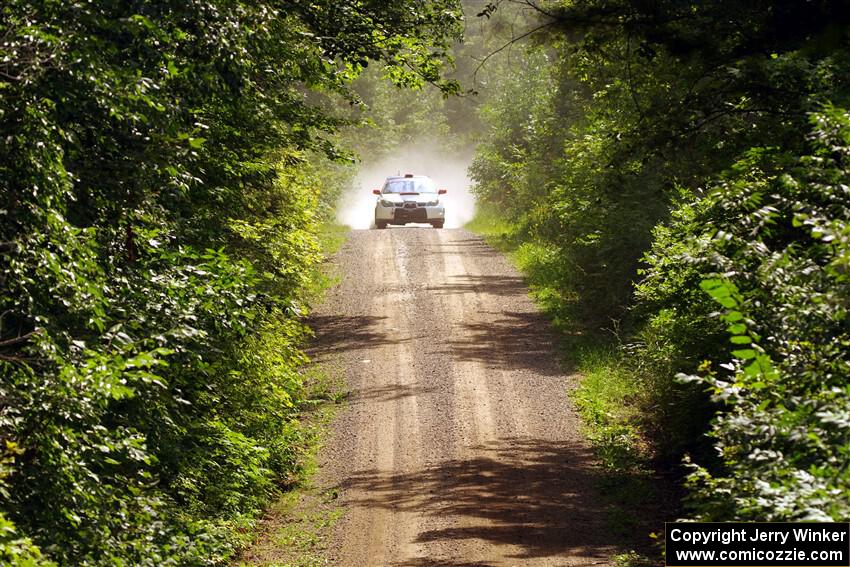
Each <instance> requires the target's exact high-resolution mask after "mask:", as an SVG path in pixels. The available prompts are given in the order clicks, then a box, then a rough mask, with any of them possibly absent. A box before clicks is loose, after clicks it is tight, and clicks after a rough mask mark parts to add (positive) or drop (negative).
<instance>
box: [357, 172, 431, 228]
mask: <svg viewBox="0 0 850 567" xmlns="http://www.w3.org/2000/svg"><path fill="white" fill-rule="evenodd" d="M372 193H374V194H375V195H377V196H378V201H377V202H376V203H375V226H376V227H378V228H387V225H388V224H407V223H411V222H417V223H428V224H430V225H431V226H433V227H434V228H443V223H445V219H446V208H445V206H444V205H443V203H442V202H441V201H440V195H444V194H445V193H446V190H445V189H439V190H438V189H437V185H436V184H435V183H434V181H433V180H432V179H431V178H430V177H425V176H424V175H412V174H410V173H408V174H407V175H403V176H402V175H398V176H394V177H387V180H386V181H385V182H384V187H383V189H375V190H374V191H372Z"/></svg>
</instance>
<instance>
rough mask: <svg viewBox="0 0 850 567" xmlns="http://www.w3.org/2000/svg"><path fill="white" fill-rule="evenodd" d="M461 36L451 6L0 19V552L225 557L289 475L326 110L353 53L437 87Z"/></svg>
mask: <svg viewBox="0 0 850 567" xmlns="http://www.w3.org/2000/svg"><path fill="white" fill-rule="evenodd" d="M458 23H459V16H458V13H457V10H456V6H455V4H454V2H453V0H434V1H433V2H413V1H404V2H396V3H393V4H392V5H390V4H385V5H380V6H378V5H374V4H366V5H364V4H363V3H361V2H355V1H352V2H336V1H333V2H331V1H320V2H312V3H309V4H302V3H298V2H296V3H294V4H293V3H281V2H275V1H262V2H223V1H219V0H204V1H199V2H189V3H187V2H183V1H163V2H155V3H151V2H144V1H129V2H119V3H115V2H106V1H97V0H96V1H86V2H82V1H69V2H52V1H39V0H10V1H9V2H4V3H3V5H2V7H0V35H2V37H3V43H2V45H0V203H2V208H1V209H0V288H1V289H0V397H1V398H2V400H3V402H2V404H0V441H2V442H3V443H5V447H15V448H16V449H15V451H16V452H19V454H18V453H16V454H15V458H14V461H9V462H8V464H7V465H4V466H5V467H6V468H4V470H3V475H2V476H3V482H4V489H3V490H2V492H0V502H2V510H3V514H2V518H3V519H2V521H3V530H4V531H3V535H2V540H0V541H2V543H0V552H2V553H3V554H5V555H6V556H9V557H13V556H14V557H15V559H14V560H15V561H18V562H22V563H26V562H36V561H40V559H38V557H39V553H40V554H41V557H42V558H43V559H44V560H45V561H55V562H56V563H58V564H62V565H71V564H92V565H122V564H123V565H169V564H206V563H212V562H221V561H223V560H225V559H226V558H227V556H228V554H230V553H232V549H233V545H234V544H235V543H237V541H236V539H235V537H234V531H235V530H234V529H233V528H235V527H237V526H244V524H245V522H246V521H247V518H250V517H251V515H252V514H254V513H255V512H256V510H257V508H258V507H259V506H260V505H261V504H262V503H263V502H264V501H265V499H266V498H267V497H268V495H269V494H270V493H271V492H272V491H273V490H274V489H275V488H276V487H278V486H281V485H284V484H286V482H288V480H289V478H290V476H291V475H292V474H294V473H295V471H296V469H297V466H298V465H297V460H298V443H299V435H298V433H297V426H296V425H294V424H295V423H296V422H297V418H298V412H299V409H300V407H299V404H300V402H301V401H302V398H303V395H304V394H303V392H302V385H301V379H300V377H299V375H298V372H297V369H298V366H299V365H301V364H302V363H303V362H304V361H305V357H304V355H303V353H301V351H300V350H299V348H300V344H301V340H302V337H303V336H304V335H305V333H306V330H305V329H304V328H303V325H302V324H301V323H300V322H299V319H300V316H301V315H302V314H303V313H304V312H305V310H306V305H305V293H306V292H307V291H308V289H307V288H309V287H310V286H311V285H312V282H311V280H312V274H313V272H314V269H315V266H316V265H317V263H318V262H319V261H320V260H321V254H320V250H319V244H318V239H317V235H316V233H317V229H318V226H319V224H320V222H321V221H322V220H323V219H325V218H328V217H329V216H330V210H331V208H332V207H333V205H334V199H335V196H337V195H338V194H339V190H340V188H339V187H338V186H337V185H341V184H340V183H339V182H340V179H341V178H343V177H344V176H345V175H347V174H348V173H349V172H348V170H346V168H345V166H343V165H341V164H337V163H332V161H331V160H336V159H338V158H340V157H344V156H342V155H341V152H340V151H339V150H338V149H337V147H336V145H335V143H334V135H335V134H334V132H335V130H336V129H337V127H338V126H339V125H340V124H341V123H343V121H342V120H341V119H339V118H337V117H335V116H334V115H333V114H332V112H331V111H332V109H333V108H334V105H335V104H339V103H345V102H348V101H354V100H355V99H356V97H354V96H353V94H352V93H351V91H350V89H349V84H350V82H351V81H352V80H353V79H354V78H355V77H356V76H357V74H358V73H360V72H361V71H362V69H363V67H364V66H365V65H366V64H367V63H368V61H369V60H380V61H383V62H384V63H385V64H386V65H387V67H388V69H390V70H391V71H392V77H393V79H394V80H395V81H396V82H397V83H398V84H418V83H422V82H424V81H432V82H435V83H437V84H438V85H439V86H440V87H441V88H442V89H443V90H444V91H446V92H453V91H454V90H456V88H457V87H456V85H455V84H454V83H452V82H450V81H444V80H442V79H441V78H440V71H441V69H442V68H443V67H444V64H445V62H446V57H445V49H446V45H447V43H448V42H449V41H450V40H451V38H453V37H455V36H456V35H457V33H458V27H457V26H458ZM384 30H389V31H384ZM308 93H309V95H310V96H306V95H307V94H308ZM6 469H8V470H6ZM10 561H11V560H10Z"/></svg>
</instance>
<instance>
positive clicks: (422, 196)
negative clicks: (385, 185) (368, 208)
mask: <svg viewBox="0 0 850 567" xmlns="http://www.w3.org/2000/svg"><path fill="white" fill-rule="evenodd" d="M381 199H384V200H385V201H390V202H393V203H407V202H408V201H413V202H422V201H436V200H437V194H436V193H419V194H416V195H401V194H400V193H384V194H382V195H381Z"/></svg>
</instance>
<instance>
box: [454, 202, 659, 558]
mask: <svg viewBox="0 0 850 567" xmlns="http://www.w3.org/2000/svg"><path fill="white" fill-rule="evenodd" d="M465 228H466V229H467V230H470V231H472V232H475V233H477V234H479V235H481V236H483V237H484V239H485V240H486V241H487V243H488V244H490V245H491V246H493V247H494V248H496V249H497V250H500V251H501V252H503V253H505V254H506V255H507V257H508V258H509V259H510V260H511V262H512V263H513V264H514V265H515V266H516V267H517V269H519V270H520V271H521V272H522V273H523V275H524V277H525V280H526V283H527V284H528V286H529V289H530V294H531V297H532V298H533V299H534V301H535V303H536V304H537V305H538V307H539V308H540V309H541V310H542V311H543V312H544V313H545V314H546V315H547V317H548V318H549V320H550V321H551V323H552V325H553V327H554V328H555V329H556V331H557V332H558V335H559V339H560V341H559V342H560V347H561V353H562V360H563V363H564V365H565V367H568V368H570V369H571V370H573V371H575V372H577V373H578V374H579V375H581V377H582V379H581V382H580V384H579V385H578V387H577V388H576V389H575V390H573V391H572V392H570V397H571V399H572V400H573V402H574V404H575V407H576V409H577V411H578V413H579V415H580V416H581V418H582V422H583V424H584V428H585V435H586V437H587V439H588V441H589V442H590V443H591V445H592V446H593V448H594V451H595V453H596V455H597V457H598V459H599V463H600V468H601V470H602V472H603V474H601V475H600V480H599V482H600V484H601V485H602V488H603V490H602V491H601V492H602V493H603V494H604V495H605V498H606V500H607V504H608V508H609V517H608V524H609V528H610V529H611V530H612V532H613V533H614V534H616V535H618V536H620V537H623V538H624V539H625V538H628V539H630V540H631V541H635V542H636V543H637V544H638V545H637V547H639V550H638V551H639V552H635V551H630V552H629V553H626V554H623V555H619V556H617V557H615V558H614V559H615V562H616V563H617V564H618V565H620V566H622V567H636V566H640V565H647V564H655V563H658V562H659V561H660V550H658V551H655V550H653V546H654V544H653V539H652V537H651V532H653V531H654V530H657V529H660V528H661V527H663V526H661V525H660V524H659V522H658V520H659V519H660V518H662V517H663V516H664V513H665V511H667V510H666V509H667V508H668V507H669V506H670V504H669V502H670V500H671V499H670V498H669V496H667V495H666V494H665V493H666V492H668V491H667V490H666V489H665V487H664V486H662V484H663V483H660V482H659V481H658V477H657V474H656V473H655V471H654V470H653V468H652V466H651V457H652V455H651V451H650V448H649V445H648V443H646V441H645V437H644V436H643V435H642V432H641V428H640V423H641V407H640V403H639V400H640V399H641V392H640V388H641V385H640V384H641V381H640V380H638V377H637V376H636V375H635V373H634V372H633V371H632V370H631V369H630V368H628V367H627V366H626V365H625V364H624V362H623V356H622V354H621V351H620V346H619V345H618V343H617V340H616V337H615V335H614V334H613V333H605V332H599V331H598V330H589V329H585V328H581V327H580V326H578V325H577V324H576V322H575V321H576V318H575V316H574V315H573V313H574V310H575V305H574V304H575V300H574V298H573V297H571V296H570V295H569V294H568V293H567V292H565V291H564V289H565V287H567V286H565V285H564V273H563V272H564V269H563V267H562V266H559V265H557V262H558V260H557V257H556V255H555V254H554V253H553V251H552V250H551V249H549V248H547V246H546V245H544V244H541V243H538V242H534V241H532V240H529V239H525V238H523V236H522V235H521V234H520V233H519V232H518V231H517V230H516V228H515V227H514V226H512V225H511V224H510V223H509V222H507V221H505V220H504V219H501V218H500V217H499V215H498V214H497V213H496V212H495V211H492V210H487V209H484V210H479V211H478V212H477V214H476V216H475V217H474V218H473V219H472V221H470V222H469V223H468V224H467V225H466V226H465ZM636 535H637V537H636ZM655 557H657V558H659V559H658V560H657V561H656V560H655V559H651V558H655Z"/></svg>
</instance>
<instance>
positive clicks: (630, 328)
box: [472, 0, 850, 521]
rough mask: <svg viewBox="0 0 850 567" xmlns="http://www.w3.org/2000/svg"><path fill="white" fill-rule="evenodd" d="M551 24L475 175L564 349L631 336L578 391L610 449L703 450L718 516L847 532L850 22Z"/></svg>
mask: <svg viewBox="0 0 850 567" xmlns="http://www.w3.org/2000/svg"><path fill="white" fill-rule="evenodd" d="M494 6H496V5H495V4H494ZM543 8H544V9H543V10H541V14H540V19H541V20H542V21H541V22H540V23H539V26H540V30H539V31H537V32H535V33H534V34H533V36H534V37H536V39H537V42H536V45H535V46H533V47H530V48H527V49H525V50H519V49H518V50H517V51H519V53H517V52H516V51H515V52H514V54H513V55H512V58H513V61H512V62H511V63H512V64H511V65H507V64H505V65H504V66H503V67H499V66H498V65H497V66H494V67H493V68H492V69H491V74H490V75H491V78H493V80H494V81H495V82H496V84H497V85H498V87H497V89H496V91H497V93H498V94H496V95H493V96H489V97H488V98H487V100H486V102H485V104H484V105H483V106H482V108H481V119H482V122H483V124H484V126H485V128H486V135H485V137H484V139H483V141H482V144H481V145H480V146H479V149H478V153H477V157H476V160H475V163H474V165H473V167H472V174H473V177H474V179H475V181H476V183H477V186H476V192H477V196H478V198H479V200H480V201H481V202H483V203H484V204H485V205H487V206H489V207H491V208H490V210H491V211H498V213H499V216H500V217H501V218H502V219H503V220H504V221H506V224H507V226H508V227H509V229H508V230H509V234H508V236H507V237H506V240H509V241H511V242H512V243H513V245H514V247H515V248H516V250H517V251H518V252H517V253H518V254H519V257H520V265H521V267H523V269H524V270H525V272H526V273H527V274H528V278H529V281H530V283H531V284H532V289H533V291H534V293H535V295H536V296H537V297H538V299H539V300H541V302H542V303H543V305H544V306H545V307H546V308H547V309H548V310H549V311H550V312H551V313H552V314H553V317H554V318H555V320H556V322H558V324H559V325H560V326H561V327H562V329H563V330H564V331H566V333H567V336H576V335H584V336H588V337H591V338H590V339H589V340H593V341H595V342H597V343H602V344H604V343H605V342H606V340H605V339H599V338H593V337H599V336H600V334H599V333H598V332H599V331H603V330H609V331H610V330H613V331H615V334H616V336H617V337H618V339H619V342H620V344H619V345H618V346H619V347H620V354H619V356H618V357H613V359H612V360H609V361H608V362H606V363H604V364H601V365H599V366H596V367H593V368H594V371H593V372H590V373H589V374H591V376H590V378H589V381H588V385H587V387H586V389H585V390H580V391H579V394H578V399H579V403H580V405H581V407H582V409H583V411H584V414H585V415H586V416H587V417H588V419H589V420H590V421H591V422H592V424H593V426H594V427H595V428H596V431H597V432H598V433H599V435H600V436H604V435H607V433H606V432H610V435H608V437H610V439H608V440H607V441H604V440H603V441H604V442H603V443H602V445H603V446H605V447H616V446H617V443H615V442H614V439H615V438H617V436H618V435H619V434H620V433H621V432H629V433H635V437H634V439H630V440H627V441H624V442H623V443H621V445H622V446H624V447H628V446H632V447H634V446H638V447H639V446H640V445H641V443H642V442H643V441H646V442H647V444H648V448H649V449H650V453H651V454H653V455H655V456H656V457H657V458H658V459H659V462H661V463H664V464H666V465H668V466H669V465H670V464H674V463H677V462H680V461H681V458H682V456H683V455H684V454H689V455H690V456H691V457H692V459H693V460H695V461H696V462H698V463H699V464H700V468H698V469H695V471H696V472H694V473H693V475H692V476H691V477H690V478H691V481H690V483H691V484H690V487H691V490H692V493H693V494H694V495H695V497H694V506H695V508H694V513H695V514H696V515H698V516H700V517H703V518H707V519H714V520H718V521H719V520H729V519H736V518H737V519H760V520H765V519H799V518H816V517H821V518H825V517H832V518H844V517H846V516H847V507H846V503H847V492H846V487H847V485H848V479H847V477H846V473H845V469H846V467H843V468H842V466H843V465H839V464H838V463H844V464H846V462H847V457H848V455H847V453H846V447H847V441H848V439H847V437H846V428H845V427H844V425H842V423H843V421H842V419H843V418H841V417H840V416H842V415H845V414H846V411H847V408H846V407H845V406H846V400H847V399H848V391H847V389H846V382H847V380H846V378H847V376H846V351H847V349H846V344H847V343H846V336H845V335H846V320H845V313H844V310H845V308H846V305H845V303H846V302H844V301H843V300H841V299H840V298H841V297H846V294H847V293H846V292H847V290H845V289H844V286H845V283H846V281H845V278H846V271H847V266H848V264H847V261H848V260H847V252H846V246H845V245H844V244H845V242H846V237H847V235H846V226H845V225H846V214H847V211H846V206H845V204H844V203H845V202H846V200H847V195H846V186H847V185H848V183H847V181H846V179H845V177H846V163H844V162H845V158H846V145H847V130H846V117H845V114H844V112H843V111H840V110H836V109H834V108H833V107H831V106H830V105H829V103H830V102H832V103H835V104H836V105H837V106H839V107H846V106H847V102H848V94H850V90H848V86H850V84H849V83H848V81H847V77H848V76H850V72H848V71H850V68H848V66H847V64H848V61H850V57H848V49H847V45H848V43H847V41H846V40H847V29H848V28H847V23H848V12H847V11H846V10H845V9H844V8H843V7H840V6H839V5H838V4H835V3H824V4H818V5H816V6H815V5H812V4H811V3H809V2H803V1H802V0H801V1H793V2H784V3H782V4H781V5H777V4H776V3H771V2H755V3H753V2H739V1H735V0H717V1H710V2H672V1H671V2H656V3H651V4H646V3H643V4H635V3H634V2H627V1H625V0H624V1H622V2H620V1H615V2H610V1H605V2H602V1H596V0H581V1H573V2H560V1H554V2H548V3H546V5H545V6H543ZM499 9H500V8H499ZM487 15H488V17H490V16H492V11H491V12H489V13H488V14H487ZM531 27H532V26H531V25H530V26H529V28H531ZM810 119H812V120H814V121H815V129H814V132H813V134H812V137H811V138H806V137H805V136H803V135H801V132H806V131H807V130H808V128H809V120H810ZM810 144H814V145H813V146H810ZM812 147H814V153H813V154H812V155H809V156H808V157H804V158H802V159H798V158H797V157H795V156H802V155H806V154H807V153H809V152H810V151H811V148H812ZM706 187H711V189H710V190H706V189H705V188H706ZM718 306H720V308H721V309H722V310H723V312H722V313H723V314H722V315H717V314H716V312H717V311H718ZM730 359H731V360H730ZM677 375H687V376H696V377H694V378H692V379H689V380H685V381H678V380H677V379H676V376H677ZM618 384H621V385H624V386H623V389H622V392H626V393H627V394H623V395H618V394H616V393H615V392H617V391H620V390H619V388H618V387H615V386H616V385H618ZM609 402H610V403H609ZM621 428H625V429H622V431H621ZM709 432H710V436H706V433H709ZM615 460H616V459H615Z"/></svg>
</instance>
